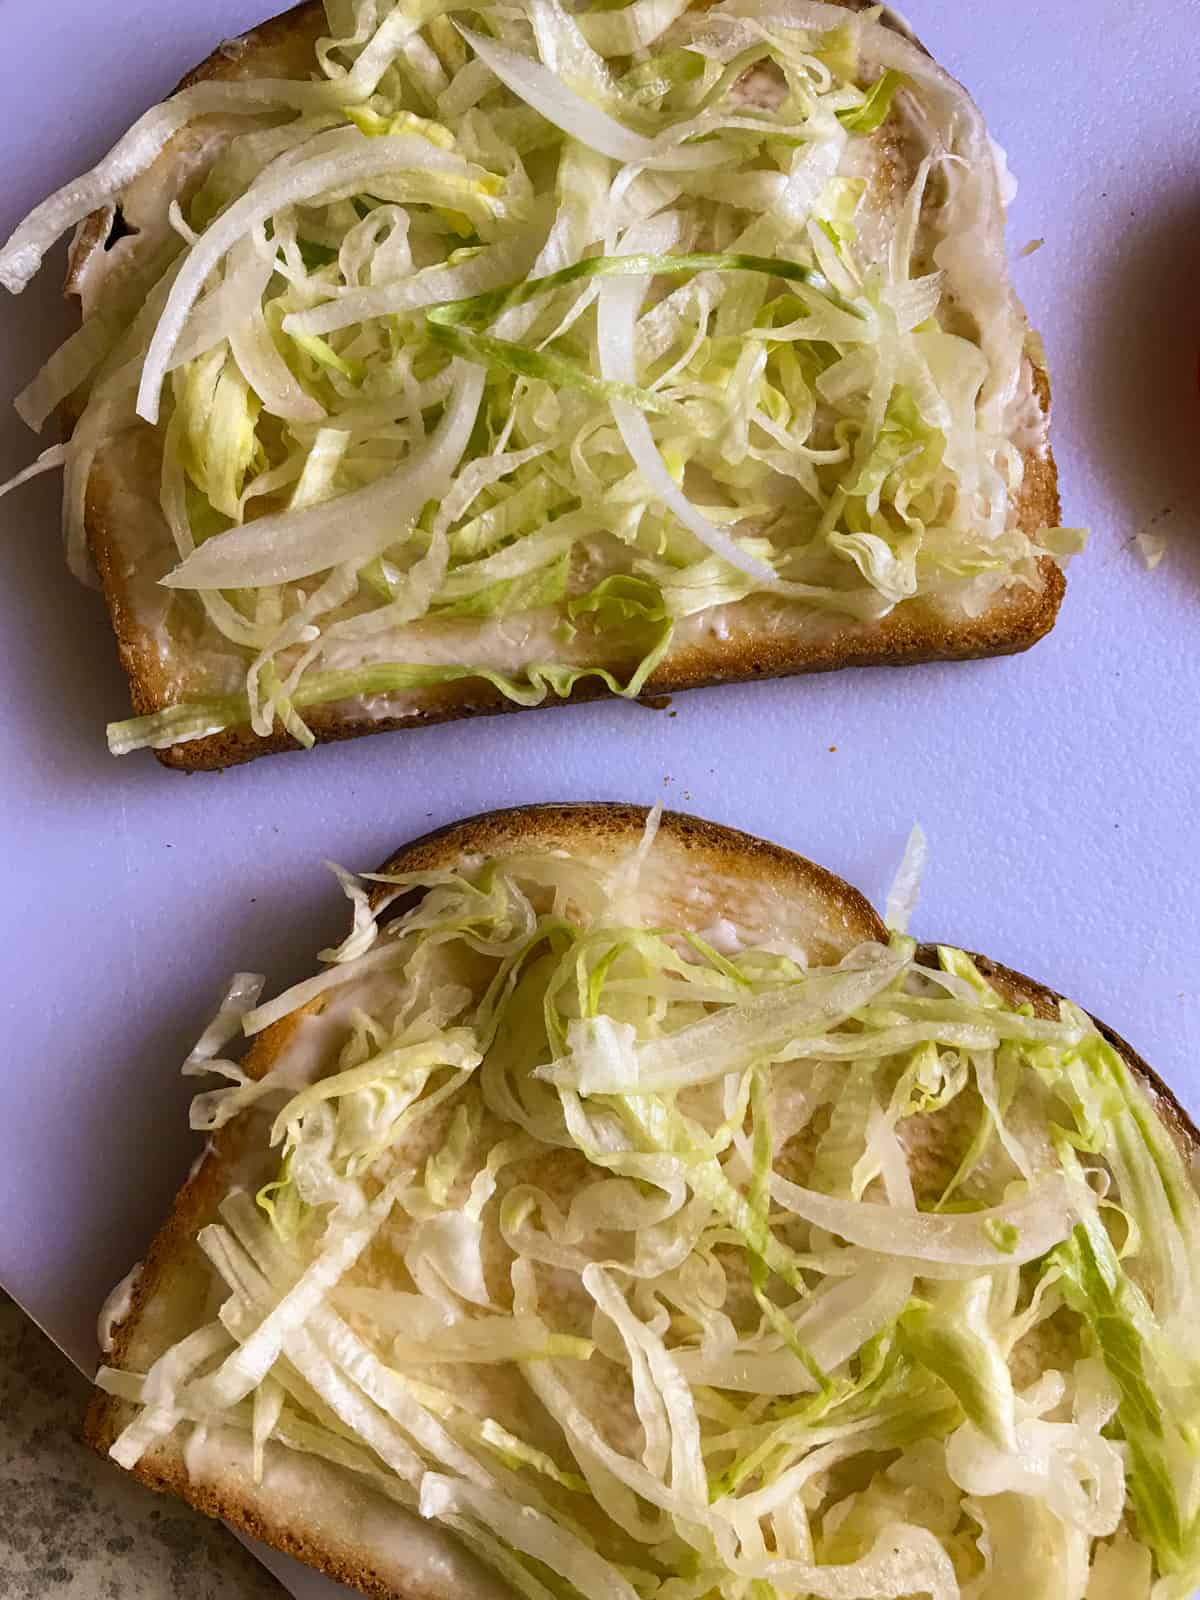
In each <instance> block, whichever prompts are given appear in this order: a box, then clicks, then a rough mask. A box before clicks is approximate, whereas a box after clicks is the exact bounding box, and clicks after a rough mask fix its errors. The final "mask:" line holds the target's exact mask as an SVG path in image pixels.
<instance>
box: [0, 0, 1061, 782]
mask: <svg viewBox="0 0 1200 1600" xmlns="http://www.w3.org/2000/svg"><path fill="white" fill-rule="evenodd" d="M329 24H330V26H329V36H328V37H326V38H324V39H322V40H320V41H318V44H317V48H316V56H315V61H314V67H315V69H316V75H315V77H314V78H313V80H312V81H309V82H303V81H300V80H297V81H295V82H289V81H285V80H254V79H246V80H233V81H228V82H222V83H219V84H218V83H199V84H196V85H193V86H192V87H191V88H189V89H186V90H184V91H182V92H181V93H180V94H178V95H176V96H175V97H174V98H173V99H171V100H170V101H168V102H167V103H166V104H165V105H163V106H160V107H157V108H155V109H154V110H153V111H151V112H148V113H147V114H146V116H145V117H143V118H142V119H141V121H140V122H139V123H138V124H137V125H136V126H135V127H134V129H132V130H131V132H130V133H129V134H128V135H126V137H125V138H124V139H123V140H122V141H121V142H120V143H119V144H118V145H117V146H116V147H115V148H114V150H113V151H112V152H111V153H110V155H109V156H108V157H107V158H106V159H105V160H104V161H102V162H101V163H100V165H99V166H98V167H97V168H96V169H95V170H94V171H93V172H92V173H90V174H88V175H87V176H86V177H85V178H83V179H81V180H79V181H78V182H77V183H74V184H70V185H68V186H67V187H66V188H64V189H63V190H62V191H60V192H59V194H57V195H55V196H53V197H51V199H49V200H48V201H46V202H45V204H44V205H42V206H40V207H39V208H38V209H37V210H36V211H35V212H34V213H33V214H32V215H31V216H30V217H29V218H28V219H27V220H26V222H24V223H23V224H22V225H21V226H20V227H19V228H18V229H17V231H16V233H15V234H14V235H13V237H12V238H11V239H10V240H9V241H8V243H7V244H6V245H4V246H3V248H0V283H3V284H4V285H5V286H6V287H8V288H9V289H11V290H14V291H19V290H20V289H21V288H22V287H23V286H24V284H25V283H26V282H27V281H28V279H29V277H30V276H31V274H32V273H33V272H34V271H35V270H36V268H37V266H38V263H39V262H40V260H41V257H42V254H43V253H44V251H45V249H46V248H47V247H48V245H49V244H50V243H51V242H52V241H53V239H54V238H55V237H57V235H58V234H60V233H61V232H62V231H63V230H65V229H66V228H68V227H69V226H71V225H72V223H74V222H76V221H78V220H79V219H80V218H81V217H82V216H84V215H85V214H86V213H87V212H89V211H91V210H93V209H95V208H98V207H105V206H109V207H112V206H115V205H117V204H119V203H120V200H121V196H122V193H123V191H124V190H125V189H126V187H127V186H128V185H129V184H131V183H133V182H134V181H136V179H137V178H138V177H139V176H140V175H141V174H142V173H144V172H145V171H146V170H147V169H148V167H149V166H150V165H151V164H152V163H153V162H154V160H155V159H156V158H157V157H158V156H159V154H160V153H161V152H162V151H163V149H164V147H165V146H166V145H167V143H168V142H169V140H170V138H171V137H172V135H173V134H174V133H175V132H176V131H177V130H178V129H179V128H180V127H181V126H183V125H184V124H185V123H186V122H187V120H188V119H189V118H190V117H193V116H196V115H201V114H208V113H210V112H222V113H228V112H234V113H244V114H245V115H244V116H243V117H242V118H241V119H240V120H234V121H231V124H230V126H231V129H234V130H236V129H241V130H243V131H240V132H238V131H232V132H231V133H230V136H229V138H228V140H227V142H226V143H225V144H224V145H223V146H220V145H218V146H217V147H216V153H215V156H214V159H213V162H212V165H211V167H210V169H209V170H208V172H207V176H206V177H205V179H204V181H203V183H202V185H201V187H200V189H199V191H198V193H196V195H195V196H194V197H193V198H192V199H191V201H190V202H189V203H188V205H187V207H186V211H185V210H184V209H183V208H181V206H180V205H178V204H175V205H173V207H172V209H171V212H170V216H169V218H166V217H164V222H166V221H169V223H170V227H169V230H168V240H169V242H168V243H167V244H166V245H164V247H163V249H162V251H161V252H160V253H159V254H158V256H157V257H156V258H155V259H154V260H152V261H146V262H144V263H142V264H141V266H140V268H139V275H138V277H137V282H136V283H131V284H130V286H129V288H128V292H127V293H126V292H123V294H122V296H121V297H120V298H121V300H122V305H117V304H116V303H114V304H113V305H107V304H106V306H105V309H104V311H103V312H99V313H97V314H96V315H95V316H93V317H92V318H90V319H89V320H88V321H87V322H85V324H84V327H83V328H82V329H81V330H80V332H79V333H78V334H76V335H75V336H73V337H72V339H70V340H68V342H67V343H66V344H65V345H64V346H63V348H62V349H61V350H60V351H59V352H58V353H57V354H56V355H55V356H53V357H52V358H51V360H50V361H49V362H48V363H47V365H46V367H45V369H44V371H43V372H42V373H41V374H40V375H39V376H38V377H37V378H36V379H35V380H34V382H33V383H31V384H30V385H29V386H28V387H27V388H26V390H25V391H24V393H23V394H22V396H21V398H20V401H19V409H20V410H21V413H22V415H23V416H24V417H25V418H26V420H27V421H29V423H30V424H31V426H33V427H35V428H37V427H40V426H41V424H42V422H43V420H44V418H45V417H46V416H47V414H48V413H49V412H50V411H51V410H52V409H53V407H54V406H55V405H56V404H58V403H59V402H61V401H62V400H64V399H65V398H67V397H68V396H74V397H75V403H76V404H78V403H80V402H84V401H86V404H85V407H84V410H83V415H82V419H81V421H80V423H79V424H78V426H77V428H76V430H75V433H74V436H73V437H72V439H71V440H70V441H69V442H68V444H67V445H66V446H65V447H63V448H62V449H61V450H60V449H58V448H57V447H56V448H52V449H51V450H50V451H48V452H46V453H44V454H43V456H42V457H41V458H40V461H39V463H38V465H37V470H48V469H49V468H51V467H54V466H57V465H65V467H66V486H65V501H64V504H65V518H66V524H67V533H68V543H69V550H70V553H71V560H72V565H73V566H74V567H75V568H76V570H83V569H84V568H85V566H86V556H85V541H84V506H85V495H86V488H87V479H88V474H89V472H90V470H91V466H92V463H93V462H94V461H95V459H96V458H97V456H98V455H102V454H103V452H104V450H105V449H106V448H107V446H108V444H109V442H110V441H111V440H112V439H113V438H115V437H116V436H117V435H119V434H121V433H123V432H124V431H125V430H127V429H128V428H130V427H131V426H133V425H136V424H137V423H138V421H139V419H141V421H143V422H144V423H146V424H150V425H153V426H154V427H155V428H156V429H157V431H158V434H159V438H160V440H161V445H162V449H163V452H164V456H165V457H166V460H165V462H164V470H163V487H162V502H163V513H164V520H165V522H166V524H167V527H168V528H169V529H170V532H171V535H172V538H173V540H174V543H175V545H176V548H177V551H178V563H177V564H176V565H175V567H174V569H173V570H172V571H170V572H169V573H168V574H167V576H166V578H165V580H164V581H165V583H166V584H167V585H168V587H169V588H170V590H171V598H170V600H169V602H168V604H167V609H166V616H165V621H164V623H163V627H164V628H165V630H166V635H167V642H168V643H170V642H171V641H172V640H176V641H182V640H183V639H185V638H186V639H187V640H191V641H194V640H195V638H196V636H197V630H198V629H200V630H203V633H204V640H205V644H206V646H207V645H209V644H211V645H212V647H213V648H212V649H211V650H208V649H206V651H205V652H204V653H203V656H204V659H205V660H208V661H219V662H220V663H221V668H220V670H219V671H217V670H215V669H214V670H213V671H211V672H209V671H208V669H204V672H201V671H199V670H197V671H196V672H195V673H193V674H192V675H191V676H190V677H189V676H188V674H187V673H186V672H185V673H184V674H183V676H182V677H181V678H180V680H179V684H180V687H179V689H178V697H177V699H176V701H175V702H174V703H172V704H169V705H166V706H164V707H163V708H162V709H160V710H158V711H157V712H155V713H153V714H151V715H149V716H146V717H138V718H135V719H133V720H131V721H128V722H124V723H118V724H114V726H113V727H112V729H111V731H110V744H111V747H112V749H113V750H114V751H116V752H124V751H127V750H133V749H137V748H139V747H142V746H146V745H152V746H155V747H158V748H162V747H164V746H166V745H170V744H175V743H180V742H187V741H190V740H194V739H198V738H202V737H204V736H205V735H207V734H210V733H213V732H215V731H218V730H221V729H225V728H229V727H233V726H244V725H246V724H249V725H250V727H251V728H252V729H253V730H254V731H255V732H256V733H257V734H259V735H260V736H266V735H268V734H269V733H270V732H271V731H272V729H274V728H276V727H281V728H283V729H285V730H286V731H287V733H288V734H290V735H291V737H293V738H294V739H296V740H298V741H299V742H301V743H305V744H307V743H311V742H312V739H313V733H312V730H311V729H310V727H309V726H308V723H307V722H306V720H305V716H306V713H307V712H308V711H309V709H310V708H312V709H315V708H317V707H321V706H326V705H330V704H332V703H334V702H335V701H337V700H339V699H346V698H349V699H360V698H362V697H374V698H377V699H378V700H379V702H380V703H381V704H382V703H383V702H384V701H386V700H387V699H388V698H390V699H392V700H393V701H397V702H402V700H403V696H404V695H405V693H406V692H409V691H411V690H413V689H417V688H420V687H422V686H423V685H425V684H428V683H439V682H449V681H453V680H454V679H456V678H481V679H484V680H486V681H488V682H490V683H491V684H492V685H493V686H494V687H495V688H496V689H497V690H498V691H499V692H500V693H501V694H502V695H504V696H506V697H507V698H509V699H511V700H513V701H515V702H517V703H519V704H535V703H537V702H539V701H540V700H542V699H543V698H545V697H546V696H547V695H558V696H562V695H566V694H569V693H570V692H571V691H572V689H573V688H574V686H575V685H576V683H577V682H579V680H580V678H581V677H582V676H586V675H588V674H592V675H595V676H596V677H598V679H599V681H600V682H601V683H602V684H603V685H605V686H606V687H607V688H608V689H610V690H611V691H612V692H614V693H618V694H626V695H636V694H638V693H639V692H640V691H641V690H642V689H643V688H644V686H645V685H646V683H647V681H648V680H649V679H650V678H651V676H652V674H653V673H654V671H655V669H656V668H657V667H658V665H659V664H660V662H661V661H662V659H663V656H664V654H665V652H666V650H667V649H668V647H669V645H670V643H671V641H672V629H673V628H675V627H676V626H677V625H678V624H680V623H682V622H683V621H684V619H688V618H697V617H699V618H703V617H704V615H705V614H706V613H711V614H713V621H714V626H716V627H717V628H718V631H719V629H720V627H722V626H724V621H723V618H720V617H719V616H718V615H717V614H718V613H719V612H720V610H721V608H723V607H726V606H729V605H733V604H736V603H737V602H739V601H742V600H744V599H745V598H746V597H747V596H751V595H758V596H763V597H769V604H771V605H772V606H776V607H782V608H784V609H785V610H788V609H789V608H790V615H789V619H788V625H789V626H795V627H803V626H804V623H805V618H806V616H808V615H810V614H811V613H813V612H817V611H819V612H826V613H833V614H836V615H840V616H843V617H846V618H854V619H864V620H872V619H875V620H877V619H879V618H880V617H882V616H884V615H886V614H887V613H888V612H889V611H890V610H892V609H893V608H894V607H895V606H897V605H900V604H902V603H903V602H904V601H906V600H908V599H910V598H911V597H912V596H914V595H916V594H918V593H920V594H922V595H924V596H929V597H931V598H932V599H933V600H934V601H935V602H936V603H937V604H939V605H945V606H948V607H951V608H958V609H964V608H965V610H966V611H967V612H968V613H970V614H976V615H977V614H979V613H980V612H981V611H982V610H983V609H984V608H986V606H987V605H988V604H989V602H990V601H991V600H992V598H993V597H994V596H995V595H996V593H997V592H998V590H1000V589H1001V588H1003V587H1005V586H1010V585H1012V584H1020V583H1025V582H1033V581H1036V565H1037V561H1038V560H1039V558H1040V557H1042V556H1044V555H1046V554H1050V555H1053V556H1055V558H1056V559H1065V556H1066V554H1067V553H1068V552H1069V551H1071V550H1072V549H1073V548H1077V546H1078V540H1077V538H1075V536H1073V535H1071V534H1070V533H1069V532H1067V531H1064V530H1053V529H1043V530H1040V531H1036V532H1034V533H1032V534H1030V533H1028V532H1025V531H1022V530H1021V529H1019V528H1018V527H1017V525H1016V512H1015V505H1016V501H1017V498H1018V494H1019V490H1020V487H1021V483H1022V477H1023V473H1024V463H1023V457H1022V455H1021V453H1020V451H1019V450H1018V449H1017V448H1016V447H1015V446H1014V444H1013V443H1012V433H1013V429H1012V428H1011V427H1010V425H1009V421H1008V418H1009V416H1010V414H1013V415H1015V414H1017V413H1018V412H1019V411H1020V410H1021V407H1022V405H1023V404H1024V406H1025V409H1026V410H1027V409H1028V402H1029V395H1028V394H1027V393H1026V390H1027V389H1028V383H1029V368H1028V362H1027V360H1026V358H1025V354H1024V340H1025V327H1024V321H1023V318H1022V317H1021V315H1020V311H1019V308H1018V307H1017V305H1016V302H1015V300H1014V298H1013V295H1012V292H1011V289H1010V287H1009V284H1008V280H1007V275H1006V270H1005V265H1004V253H1003V224H1002V208H1001V204H1000V197H999V194H998V191H997V188H996V177H995V169H994V163H993V160H992V155H991V150H990V146H989V145H988V141H987V136H986V133H985V131H984V129H983V126H982V122H981V121H980V118H979V115H978V113H977V112H976V111H975V109H974V107H973V106H972V105H971V102H970V101H969V99H968V98H967V97H966V96H965V94H963V92H962V91H961V90H960V89H959V88H958V86H957V85H956V84H954V83H953V82H952V80H950V79H949V78H948V77H947V76H946V75H945V74H944V73H942V72H941V71H940V69H937V68H936V67H934V66H933V64H932V63H930V62H929V61H928V60H927V58H925V57H924V56H923V55H922V53H921V52H919V51H917V50H916V49H915V48H914V47H912V46H911V45H910V44H909V43H908V42H907V41H906V40H905V39H903V38H902V37H901V36H900V35H899V34H898V33H896V32H895V31H894V30H893V29H892V28H890V27H889V26H887V25H886V23H885V21H884V20H883V19H882V18H881V17H880V16H879V15H878V14H877V13H876V12H873V11H872V12H867V13H865V14H855V15H852V16H848V15H847V14H846V12H845V11H844V10H843V9H842V8H841V7H839V6H833V5H825V4H810V3H807V0H791V3H790V4H787V5H779V6H776V5H773V4H772V5H767V4H766V3H765V0H723V3H721V4H718V5H715V6H713V7H711V8H705V9H693V8H690V7H687V6H685V5H684V4H682V3H681V0H635V3H633V4H628V5H620V4H618V5H617V6H616V7H610V8H604V9H601V10H598V11H579V12H576V11H574V10H572V9H569V8H568V7H567V6H565V5H563V4H562V3H560V0H518V3H516V4H513V5H505V6H495V7H493V6H488V5H474V6H472V5H462V6H459V7H457V9H456V8H455V7H454V6H450V7H449V8H447V6H446V5H445V4H443V3H442V0H436V3H433V0H390V3H386V4H383V5H379V4H376V3H374V0H370V3H368V0H345V3H338V4H333V3H332V0H331V4H330V6H329ZM889 119H891V121H892V122H893V123H894V124H895V125H896V126H897V127H900V126H903V128H904V130H905V132H906V134H907V135H910V136H911V138H912V139H913V140H915V141H916V142H917V144H918V145H919V146H920V148H921V150H923V151H924V152H925V154H924V159H919V158H914V164H913V170H912V171H908V172H904V171H902V172H900V181H901V182H902V184H905V185H907V193H906V194H905V193H903V192H902V194H901V199H900V202H899V204H897V202H896V200H895V198H894V195H892V194H891V192H890V188H889V185H890V181H891V180H888V179H887V178H886V175H885V173H884V172H883V169H882V166H881V158H880V154H879V149H878V140H876V138H875V135H876V134H877V132H878V130H879V129H880V128H881V127H882V125H883V124H884V122H885V121H888V120H889ZM885 190H888V193H887V194H885ZM102 298H103V297H102ZM1014 406H1015V407H1016V411H1014V410H1013V408H1014ZM21 476H24V475H20V476H19V477H18V478H17V479H14V480H13V484H12V485H10V487H12V486H15V484H16V483H17V482H19V481H21ZM614 582H619V583H625V584H630V585H641V586H642V590H641V593H642V594H643V595H644V596H645V597H646V603H645V604H644V606H643V608H642V610H641V611H639V612H637V613H636V614H634V613H630V612H628V611H625V612H622V611H620V610H619V609H618V608H616V607H613V606H610V605H607V604H605V605H598V604H597V605H591V604H588V603H587V598H588V596H589V595H592V594H595V593H596V592H597V591H598V588H599V587H601V586H603V585H604V584H606V583H614ZM464 619H473V620H474V622H475V623H476V624H477V625H476V626H474V627H467V626H465V625H464ZM481 622H482V623H483V624H484V625H483V626H479V625H478V624H479V623H481ZM692 626H695V624H692ZM179 650H180V653H181V659H182V658H183V657H187V658H188V659H194V657H195V652H194V651H193V650H192V649H191V648H190V647H188V648H186V649H185V648H184V646H183V644H182V643H179ZM447 662H449V663H450V666H448V667H447V666H446V665H445V663H447ZM205 673H207V676H206V675H205ZM239 677H240V678H241V679H242V682H241V684H240V686H239Z"/></svg>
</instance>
